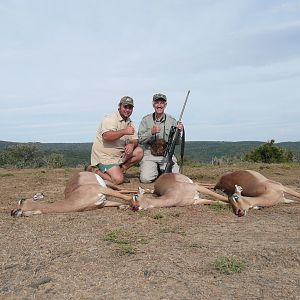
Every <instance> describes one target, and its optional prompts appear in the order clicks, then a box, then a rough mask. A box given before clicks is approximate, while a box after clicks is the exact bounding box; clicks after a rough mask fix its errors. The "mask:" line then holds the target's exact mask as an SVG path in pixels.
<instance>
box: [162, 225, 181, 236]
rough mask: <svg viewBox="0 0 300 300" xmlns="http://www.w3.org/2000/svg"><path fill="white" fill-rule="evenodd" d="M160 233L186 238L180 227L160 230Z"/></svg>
mask: <svg viewBox="0 0 300 300" xmlns="http://www.w3.org/2000/svg"><path fill="white" fill-rule="evenodd" d="M160 233H175V234H179V235H181V236H186V232H185V231H184V229H182V228H181V227H180V226H178V227H173V228H171V227H164V228H162V229H161V230H160Z"/></svg>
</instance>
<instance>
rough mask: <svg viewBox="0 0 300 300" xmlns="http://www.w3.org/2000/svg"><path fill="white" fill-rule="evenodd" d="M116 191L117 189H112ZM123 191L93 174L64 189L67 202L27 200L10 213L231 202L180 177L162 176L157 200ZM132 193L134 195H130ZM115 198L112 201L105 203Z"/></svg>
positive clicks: (80, 176)
mask: <svg viewBox="0 0 300 300" xmlns="http://www.w3.org/2000/svg"><path fill="white" fill-rule="evenodd" d="M113 187H114V186H113ZM122 192H125V191H124V190H122V191H115V190H112V189H110V188H108V187H107V186H106V184H105V182H104V181H103V180H102V178H101V177H100V176H98V175H97V174H95V173H91V172H80V173H79V174H77V175H75V176H74V177H72V178H71V179H70V181H69V182H68V183H67V186H66V188H65V199H64V200H60V201H55V202H53V203H46V202H44V201H35V200H34V199H27V200H24V201H21V202H20V203H19V206H20V207H19V208H17V209H15V210H13V211H12V212H11V214H12V216H30V215H33V214H44V213H67V212H75V211H85V210H92V209H96V208H102V207H105V206H121V205H124V204H127V205H130V206H131V207H132V209H133V210H135V211H136V210H141V209H148V208H153V207H170V206H186V205H192V204H211V203H215V202H216V201H213V200H208V199H201V198H200V195H199V193H202V194H206V195H209V196H212V197H214V198H216V199H218V200H220V201H224V202H228V199H227V198H226V197H224V196H222V195H219V194H217V193H215V192H213V191H211V190H209V189H207V188H205V187H202V186H199V185H197V184H194V183H193V182H192V180H191V179H189V178H188V177H186V176H184V175H181V174H173V173H170V174H163V175H161V176H160V177H159V178H158V179H157V181H156V182H155V184H154V193H155V194H156V195H157V197H153V196H149V195H145V194H144V190H143V189H141V188H140V192H139V194H138V195H133V196H128V195H124V194H122ZM131 192H132V191H131ZM106 196H112V197H114V198H113V199H106Z"/></svg>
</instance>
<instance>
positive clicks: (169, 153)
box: [164, 91, 190, 173]
mask: <svg viewBox="0 0 300 300" xmlns="http://www.w3.org/2000/svg"><path fill="white" fill-rule="evenodd" d="M189 94H190V91H188V93H187V95H186V97H185V101H184V104H183V108H182V110H181V114H180V117H179V120H178V122H181V118H182V116H183V112H184V109H185V105H186V103H187V100H188V97H189ZM179 136H180V131H179V129H178V128H177V127H175V126H172V127H171V129H170V133H169V139H168V143H167V148H166V151H165V153H164V157H165V158H166V162H167V164H166V168H165V170H164V173H172V168H173V165H174V162H173V160H172V157H173V154H174V151H175V146H176V143H177V140H178V138H179Z"/></svg>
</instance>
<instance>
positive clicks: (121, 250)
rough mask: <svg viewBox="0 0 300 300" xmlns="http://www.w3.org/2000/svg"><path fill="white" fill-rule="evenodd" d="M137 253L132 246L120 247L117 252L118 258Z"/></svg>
mask: <svg viewBox="0 0 300 300" xmlns="http://www.w3.org/2000/svg"><path fill="white" fill-rule="evenodd" d="M136 252H137V251H136V249H135V248H134V247H133V246H132V245H131V244H127V245H120V247H119V248H118V249H116V250H115V254H116V256H124V255H134V254H136Z"/></svg>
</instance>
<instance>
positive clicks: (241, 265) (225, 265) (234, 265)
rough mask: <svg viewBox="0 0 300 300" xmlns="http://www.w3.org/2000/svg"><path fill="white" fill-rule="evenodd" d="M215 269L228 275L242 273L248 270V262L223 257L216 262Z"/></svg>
mask: <svg viewBox="0 0 300 300" xmlns="http://www.w3.org/2000/svg"><path fill="white" fill-rule="evenodd" d="M214 267H215V268H216V269H217V270H219V271H220V272H221V273H223V274H226V275H231V274H236V273H241V272H243V271H244V270H245V269H246V262H245V261H244V260H238V259H236V258H229V257H221V258H218V259H217V260H216V261H215V262H214Z"/></svg>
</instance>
